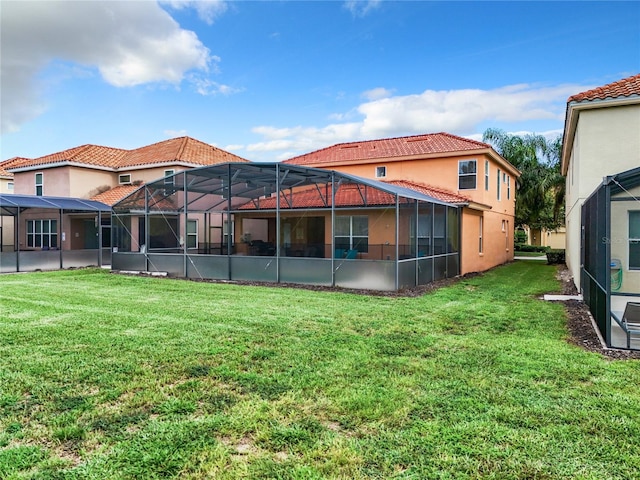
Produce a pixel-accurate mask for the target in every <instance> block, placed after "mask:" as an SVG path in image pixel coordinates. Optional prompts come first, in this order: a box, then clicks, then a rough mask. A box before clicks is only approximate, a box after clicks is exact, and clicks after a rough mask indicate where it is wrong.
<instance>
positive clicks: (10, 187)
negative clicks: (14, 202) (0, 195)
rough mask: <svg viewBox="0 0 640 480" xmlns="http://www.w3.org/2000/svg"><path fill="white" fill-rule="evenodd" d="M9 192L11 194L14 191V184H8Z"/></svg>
mask: <svg viewBox="0 0 640 480" xmlns="http://www.w3.org/2000/svg"><path fill="white" fill-rule="evenodd" d="M7 190H9V191H10V192H12V191H13V182H9V183H7Z"/></svg>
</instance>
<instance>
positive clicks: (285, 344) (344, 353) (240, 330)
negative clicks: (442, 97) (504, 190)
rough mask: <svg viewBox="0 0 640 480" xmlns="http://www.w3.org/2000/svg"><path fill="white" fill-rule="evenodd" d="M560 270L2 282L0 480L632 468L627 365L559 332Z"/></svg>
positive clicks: (636, 449) (559, 473)
mask: <svg viewBox="0 0 640 480" xmlns="http://www.w3.org/2000/svg"><path fill="white" fill-rule="evenodd" d="M554 273H555V268H554V267H551V266H547V265H545V264H543V263H542V262H540V263H538V262H515V263H512V264H510V265H508V266H505V267H501V268H498V269H495V270H493V271H491V272H488V273H486V274H485V275H482V276H478V277H474V278H470V279H465V280H462V281H460V282H458V283H456V284H455V285H452V286H449V287H446V288H442V289H439V290H437V291H434V292H432V293H430V294H428V295H424V296H422V297H416V298H402V297H369V296H362V295H353V294H347V293H338V292H326V291H321V292H314V291H309V290H303V289H288V288H268V287H248V286H238V285H229V284H209V283H197V282H187V281H181V280H172V279H158V278H148V277H128V276H118V275H113V274H110V273H108V272H104V271H101V270H90V269H89V270H76V271H60V272H51V273H33V274H19V275H3V276H0V302H1V303H0V311H1V313H2V314H1V315H0V478H20V479H22V478H38V479H41V478H42V479H45V478H95V479H104V478H110V479H134V478H135V479H138V478H159V477H163V478H164V477H180V478H187V479H189V478H192V479H196V478H198V479H199V478H219V479H233V478H282V479H288V478H291V479H302V478H304V479H314V478H318V479H320V478H323V479H324V478H336V479H337V478H345V479H346V478H348V479H358V478H496V479H506V478H513V479H516V478H518V479H519V478H539V479H544V478H567V479H568V478H572V479H573V478H592V479H602V478H609V479H611V478H620V479H626V478H633V477H634V476H635V475H636V474H637V472H638V471H639V470H640V391H639V390H638V388H637V386H638V384H640V363H638V361H633V360H632V361H619V362H612V361H608V360H606V359H604V358H602V357H601V356H599V355H597V354H593V353H588V352H585V351H582V350H580V349H579V348H577V347H575V346H572V345H570V344H568V343H567V342H566V341H565V339H566V335H567V332H566V328H565V316H564V311H563V307H562V306H561V305H558V304H555V303H545V302H543V301H541V300H540V299H539V298H538V297H539V296H540V295H541V294H543V293H545V292H550V291H555V290H557V289H558V282H557V281H556V280H555V276H554Z"/></svg>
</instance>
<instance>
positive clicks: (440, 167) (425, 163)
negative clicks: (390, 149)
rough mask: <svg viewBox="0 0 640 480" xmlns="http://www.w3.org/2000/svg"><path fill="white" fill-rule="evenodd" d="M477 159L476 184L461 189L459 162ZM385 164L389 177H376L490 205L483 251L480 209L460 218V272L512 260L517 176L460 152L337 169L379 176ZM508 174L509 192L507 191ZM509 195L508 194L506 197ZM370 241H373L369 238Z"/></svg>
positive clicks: (485, 220)
mask: <svg viewBox="0 0 640 480" xmlns="http://www.w3.org/2000/svg"><path fill="white" fill-rule="evenodd" d="M473 159H475V160H476V161H477V167H476V170H477V172H476V188H475V189H465V190H458V162H459V161H460V160H473ZM485 160H488V161H489V181H488V187H489V188H488V189H485ZM379 166H385V167H386V177H385V178H384V179H377V180H409V181H414V182H417V183H423V184H426V185H431V186H434V187H439V188H443V189H446V190H449V191H452V192H457V193H459V194H460V195H463V196H465V197H467V198H470V199H471V200H472V201H474V202H477V203H481V204H484V205H487V206H489V207H491V208H490V209H488V210H486V211H485V212H484V218H485V219H484V232H483V236H484V249H483V250H484V252H483V253H482V254H481V255H480V254H479V252H478V237H479V228H480V227H479V220H478V213H473V211H472V210H471V209H468V208H465V209H464V212H463V214H462V222H461V229H462V232H461V235H462V236H461V238H462V248H461V259H460V266H461V272H462V273H463V274H464V273H469V272H479V271H484V270H487V269H489V268H492V267H494V266H496V265H500V264H503V263H506V262H508V261H511V260H513V227H514V220H515V195H516V188H515V179H514V178H513V176H512V174H511V173H509V172H506V171H505V168H504V167H503V166H501V165H499V164H498V163H497V162H496V161H494V160H493V159H492V158H490V157H489V156H486V155H466V156H465V155H460V156H454V157H447V158H433V159H422V160H420V159H411V160H400V161H397V160H393V161H387V162H385V161H379V162H376V163H367V164H356V165H340V166H336V167H331V168H333V169H335V170H338V171H341V172H345V173H350V174H353V175H358V176H360V177H364V178H372V179H376V177H375V174H376V167H379ZM498 170H500V189H501V192H500V193H501V195H500V200H498V191H497V190H498ZM503 173H506V174H507V177H508V182H509V184H510V187H511V189H510V195H507V190H508V189H507V183H506V182H505V180H506V179H505V178H504V175H503ZM507 197H509V198H507ZM503 220H504V221H505V222H506V223H505V225H507V224H508V227H506V228H508V230H509V231H510V232H511V233H510V236H509V237H508V238H506V236H505V233H504V232H503V231H502V221H503ZM370 243H373V242H372V241H371V240H370Z"/></svg>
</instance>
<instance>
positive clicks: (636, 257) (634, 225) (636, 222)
mask: <svg viewBox="0 0 640 480" xmlns="http://www.w3.org/2000/svg"><path fill="white" fill-rule="evenodd" d="M629 270H640V211H631V212H629Z"/></svg>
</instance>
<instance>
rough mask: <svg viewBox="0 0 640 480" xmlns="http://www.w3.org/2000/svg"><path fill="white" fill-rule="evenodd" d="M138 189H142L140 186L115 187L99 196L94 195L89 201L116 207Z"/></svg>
mask: <svg viewBox="0 0 640 480" xmlns="http://www.w3.org/2000/svg"><path fill="white" fill-rule="evenodd" d="M137 188H140V186H139V185H118V186H117V187H113V188H111V189H109V190H107V191H106V192H102V193H99V194H98V195H94V196H93V197H91V198H90V199H89V200H95V201H97V202H102V203H105V204H107V205H111V206H113V205H115V204H116V203H118V202H119V201H120V200H122V199H123V198H124V197H126V196H127V195H129V194H131V193H133V192H134V191H135V190H136V189H137Z"/></svg>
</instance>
